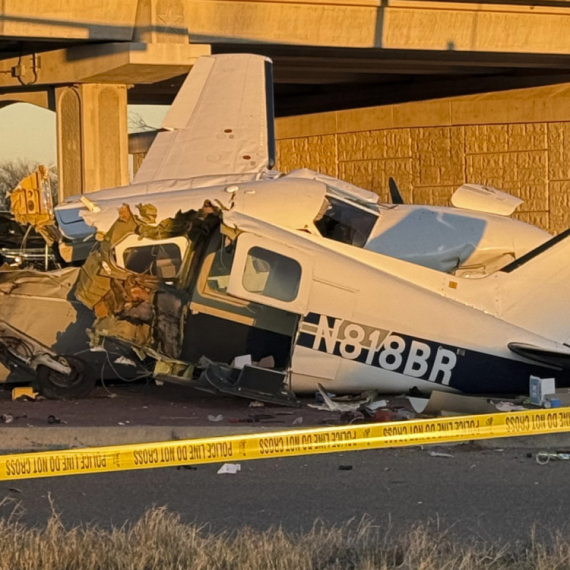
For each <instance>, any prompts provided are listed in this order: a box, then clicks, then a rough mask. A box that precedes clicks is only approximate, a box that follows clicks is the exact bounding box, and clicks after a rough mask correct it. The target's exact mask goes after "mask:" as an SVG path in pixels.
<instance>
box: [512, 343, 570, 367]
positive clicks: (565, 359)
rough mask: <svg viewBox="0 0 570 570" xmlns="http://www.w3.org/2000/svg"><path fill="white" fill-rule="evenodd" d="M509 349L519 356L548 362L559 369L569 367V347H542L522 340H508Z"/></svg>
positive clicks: (544, 362) (543, 362)
mask: <svg viewBox="0 0 570 570" xmlns="http://www.w3.org/2000/svg"><path fill="white" fill-rule="evenodd" d="M509 349H510V350H511V351H512V352H514V353H515V354H518V355H519V356H524V358H528V359H529V360H534V361H535V362H540V363H541V364H548V365H550V366H555V367H556V368H561V369H570V349H569V350H568V351H565V350H556V349H553V348H542V347H540V346H535V345H533V344H526V343H523V342H510V343H509Z"/></svg>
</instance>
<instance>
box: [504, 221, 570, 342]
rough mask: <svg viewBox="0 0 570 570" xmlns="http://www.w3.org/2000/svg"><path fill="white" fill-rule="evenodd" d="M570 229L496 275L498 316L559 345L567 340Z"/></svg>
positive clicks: (569, 330)
mask: <svg viewBox="0 0 570 570" xmlns="http://www.w3.org/2000/svg"><path fill="white" fill-rule="evenodd" d="M569 259H570V230H566V231H565V232H562V233H561V234H559V235H557V236H556V237H553V238H552V239H550V240H548V241H547V242H545V243H543V244H542V245H539V246H538V247H536V248H535V249H533V250H531V251H529V252H528V253H527V254H525V255H523V256H522V257H519V258H518V259H516V260H515V261H513V262H512V263H509V264H508V265H506V266H505V267H503V268H502V269H500V270H499V271H497V273H495V274H494V275H495V279H496V280H497V282H496V285H499V287H498V289H497V291H496V292H495V294H498V295H497V306H498V308H499V313H498V316H500V317H501V318H502V319H504V320H506V321H508V322H510V323H512V324H514V325H517V326H519V327H522V328H524V329H526V330H528V331H532V332H533V333H534V334H538V335H540V336H542V337H544V338H548V339H550V340H553V341H555V342H558V343H559V344H568V343H569V341H570V295H569V291H568V283H570V263H568V260H569Z"/></svg>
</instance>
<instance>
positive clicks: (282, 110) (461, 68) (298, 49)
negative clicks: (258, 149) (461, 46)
mask: <svg viewBox="0 0 570 570" xmlns="http://www.w3.org/2000/svg"><path fill="white" fill-rule="evenodd" d="M85 43H89V42H77V41H69V42H61V41H59V42H52V41H35V40H27V41H10V40H6V39H3V40H2V41H0V60H1V59H8V58H14V57H16V58H17V57H18V56H19V55H22V56H24V55H26V54H32V53H39V54H40V55H41V53H42V52H47V51H50V50H55V49H60V48H63V47H70V46H73V45H85ZM211 49H212V53H239V52H242V53H243V52H248V53H258V54H261V55H265V56H268V57H270V58H271V59H272V60H273V62H274V80H275V99H276V106H275V107H276V115H277V116H289V115H299V114H306V113H315V112H322V111H333V110H341V109H348V108H357V107H367V106H376V105H387V104H394V103H399V102H402V103H403V102H408V101H417V100H425V99H434V98H440V97H450V96H457V95H468V94H475V93H484V92H490V91H499V90H505V89H517V88H523V87H536V86H540V85H549V84H555V83H565V82H569V81H570V57H568V56H565V55H545V54H536V55H534V54H520V53H519V54H508V53H505V54H497V53H481V52H478V53H472V52H464V51H463V52H462V51H454V50H452V49H450V50H448V51H432V52H429V51H411V50H407V51H404V50H387V49H379V48H377V49H374V48H366V49H364V48H360V49H358V48H329V47H311V46H294V45H277V44H260V43H257V44H247V43H239V44H236V43H233V44H223V43H214V44H212V48H211ZM184 77H185V76H184V75H180V76H176V77H172V78H171V79H167V80H164V81H159V82H158V83H152V84H138V85H134V86H133V87H132V88H131V89H129V102H130V103H133V104H170V103H171V102H172V100H173V98H174V96H175V95H176V93H177V92H178V90H179V88H180V86H181V84H182V82H183V80H184ZM28 88H29V86H28ZM38 88H39V86H38ZM32 89H34V87H32ZM12 90H13V91H16V90H17V89H12Z"/></svg>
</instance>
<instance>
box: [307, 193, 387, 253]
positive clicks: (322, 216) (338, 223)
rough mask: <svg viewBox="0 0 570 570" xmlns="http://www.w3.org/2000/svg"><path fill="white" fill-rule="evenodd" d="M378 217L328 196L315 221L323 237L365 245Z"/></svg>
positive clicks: (359, 245) (350, 243)
mask: <svg viewBox="0 0 570 570" xmlns="http://www.w3.org/2000/svg"><path fill="white" fill-rule="evenodd" d="M377 219H378V217H377V216H376V215H375V214H374V213H372V212H367V211H366V210H364V209H363V208H358V207H357V206H355V205H353V204H349V203H348V202H344V201H342V200H339V199H337V198H333V197H332V196H327V197H326V198H325V201H324V203H323V205H322V207H321V211H320V212H319V214H318V215H317V217H316V218H315V222H314V223H315V226H316V228H317V229H318V230H319V232H320V234H321V235H322V236H323V237H326V238H329V239H332V240H335V241H340V242H342V243H347V244H349V245H355V246H357V247H364V246H365V245H366V242H367V241H368V237H369V236H370V232H371V231H372V228H373V227H374V224H375V223H376V220H377Z"/></svg>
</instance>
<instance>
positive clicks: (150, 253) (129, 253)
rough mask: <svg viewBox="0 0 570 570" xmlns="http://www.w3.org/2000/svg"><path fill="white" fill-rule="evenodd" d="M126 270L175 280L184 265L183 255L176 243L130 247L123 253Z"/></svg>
mask: <svg viewBox="0 0 570 570" xmlns="http://www.w3.org/2000/svg"><path fill="white" fill-rule="evenodd" d="M123 263H124V265H125V269H128V270H129V271H133V272H134V273H142V274H145V275H152V276H154V277H159V278H160V279H175V278H176V277H177V276H178V273H179V271H180V266H181V265H182V253H181V251H180V248H179V247H178V246H177V245H176V244H174V243H165V244H162V245H142V246H135V247H129V248H127V249H125V251H124V252H123Z"/></svg>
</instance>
